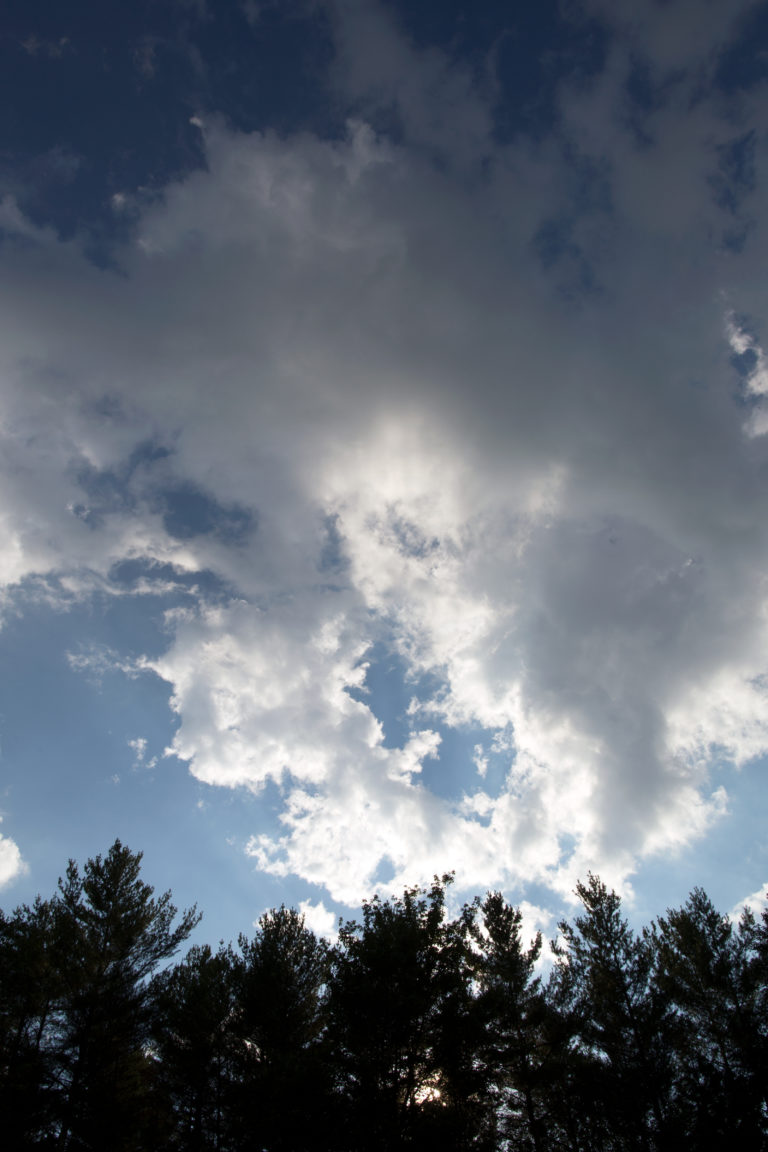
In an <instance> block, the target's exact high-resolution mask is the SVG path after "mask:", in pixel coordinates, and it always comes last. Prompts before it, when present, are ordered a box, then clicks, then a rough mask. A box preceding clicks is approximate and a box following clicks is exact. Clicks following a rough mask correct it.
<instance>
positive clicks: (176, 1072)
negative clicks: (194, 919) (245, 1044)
mask: <svg viewBox="0 0 768 1152" xmlns="http://www.w3.org/2000/svg"><path fill="white" fill-rule="evenodd" d="M234 964H235V957H234V954H233V952H232V949H231V947H229V946H228V947H226V948H225V947H224V945H221V946H220V947H219V949H218V951H217V952H215V953H214V952H212V951H211V949H210V948H209V946H208V945H207V944H206V945H203V946H202V947H199V946H198V947H195V948H192V949H190V951H189V953H188V954H187V956H186V957H185V958H184V960H183V961H182V962H181V963H180V964H177V965H176V966H175V967H174V968H172V969H170V970H167V971H165V972H162V973H160V975H159V976H157V977H155V979H154V981H153V984H152V989H151V991H152V996H153V999H154V1001H155V1005H156V1013H155V1016H156V1020H155V1026H154V1036H155V1039H154V1050H155V1053H156V1056H157V1061H158V1080H159V1083H160V1085H161V1086H162V1089H163V1092H164V1097H165V1099H166V1100H167V1101H168V1103H169V1105H170V1108H169V1110H170V1113H171V1116H172V1130H171V1133H170V1135H169V1140H168V1146H169V1147H170V1148H174V1149H183V1150H184V1152H209V1150H210V1152H221V1150H223V1149H226V1148H230V1147H231V1146H232V1145H231V1132H230V1129H231V1116H230V1107H229V1106H230V1103H231V1097H232V1076H233V1048H234V1039H233V1035H232V1026H233V1022H234V1013H235V998H234V987H233V972H234ZM158 1147H159V1144H158Z"/></svg>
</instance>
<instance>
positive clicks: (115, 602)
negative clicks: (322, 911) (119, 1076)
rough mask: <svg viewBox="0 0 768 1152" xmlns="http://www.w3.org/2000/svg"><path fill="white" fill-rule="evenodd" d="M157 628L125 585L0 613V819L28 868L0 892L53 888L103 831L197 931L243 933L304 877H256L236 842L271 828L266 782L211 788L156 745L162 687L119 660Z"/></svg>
mask: <svg viewBox="0 0 768 1152" xmlns="http://www.w3.org/2000/svg"><path fill="white" fill-rule="evenodd" d="M169 599H170V598H168V597H166V598H164V602H165V604H166V606H167V604H168V602H169ZM146 601H147V597H142V598H141V604H142V606H143V607H144V608H146ZM167 640H168V638H167V636H166V635H165V633H164V632H163V628H162V610H161V606H160V604H158V605H157V609H156V611H154V612H152V611H150V612H146V611H137V604H136V599H135V598H133V597H116V598H115V597H111V598H110V597H106V598H104V599H100V600H98V601H91V602H90V603H89V605H88V606H87V607H83V606H75V607H72V608H70V609H69V610H68V611H61V610H56V609H53V608H51V607H49V606H47V605H37V606H34V605H28V606H27V607H26V609H25V611H24V614H23V615H19V616H15V617H13V616H11V617H10V618H9V619H8V620H7V621H6V624H5V627H4V629H3V631H2V632H1V633H0V652H2V657H3V659H2V660H0V699H2V702H3V703H2V712H0V747H1V748H2V765H3V791H2V815H3V817H4V820H3V825H2V831H3V833H4V834H5V835H9V836H11V837H12V838H13V839H14V840H15V841H16V842H17V843H18V845H19V847H20V849H21V852H22V855H23V857H24V859H25V861H26V863H27V865H28V871H27V873H26V874H25V875H23V876H21V877H19V878H18V879H17V880H16V881H15V882H14V884H13V886H12V888H11V889H9V890H8V892H4V893H3V897H4V901H3V902H4V904H10V903H14V904H15V903H18V902H29V901H31V900H33V899H34V897H35V895H36V894H37V893H38V892H39V893H42V894H46V893H49V892H52V891H53V889H54V888H55V885H56V880H57V878H58V876H59V875H61V874H62V872H63V870H64V868H65V866H66V861H67V859H68V858H70V857H74V858H75V859H77V860H80V861H83V860H85V859H86V858H88V857H89V856H93V855H95V854H97V853H99V852H104V851H105V850H106V849H107V848H108V847H109V845H110V843H111V842H112V841H113V840H114V838H115V837H116V836H119V837H120V838H121V839H122V840H123V842H124V843H126V844H128V845H130V846H131V847H132V848H134V849H140V850H143V851H144V852H145V865H146V876H147V879H148V880H149V882H150V883H153V884H154V885H155V887H156V888H157V889H158V890H161V891H164V890H165V889H166V888H171V889H172V891H173V894H174V899H175V901H176V903H177V904H178V905H180V906H181V905H183V906H188V905H190V904H192V903H195V902H197V903H198V904H199V905H200V908H201V909H202V910H203V911H204V912H205V914H206V916H205V921H204V924H203V925H202V926H201V928H200V929H198V933H197V937H196V938H198V939H199V940H200V941H203V940H209V941H210V940H216V939H219V938H225V939H230V938H234V937H236V936H237V934H238V933H239V932H240V931H245V932H246V933H247V932H248V930H249V928H250V925H251V920H252V919H253V918H254V917H257V916H258V915H259V914H260V912H262V911H264V909H265V908H266V907H269V906H271V903H272V902H274V900H277V902H278V903H280V902H282V901H286V902H288V903H297V902H298V900H299V899H302V898H305V896H306V893H305V892H304V891H303V887H302V889H301V892H299V891H298V890H297V891H295V892H294V891H293V889H290V887H289V886H286V883H285V882H281V883H278V882H277V881H273V879H272V878H270V877H265V876H263V875H259V877H258V878H257V877H256V876H255V874H254V868H253V863H252V861H250V860H249V859H248V858H247V857H246V855H245V852H244V847H245V843H246V841H247V839H248V837H249V836H250V835H251V834H252V833H253V832H254V831H256V832H258V831H265V832H266V831H269V832H270V833H274V832H275V831H276V830H277V819H276V813H277V809H278V807H279V805H278V802H277V799H276V797H272V798H271V799H270V791H269V789H267V790H266V791H265V792H264V793H262V794H260V795H258V796H252V795H251V794H250V793H247V792H246V791H244V790H238V791H237V792H236V793H235V792H231V791H229V790H225V789H219V788H211V787H209V786H208V785H205V784H202V783H200V782H199V781H197V780H195V779H194V777H193V776H192V775H191V774H190V772H189V767H188V765H187V764H186V763H183V762H181V761H179V760H178V759H177V758H176V757H175V756H165V755H164V751H165V749H166V748H167V747H168V746H169V744H170V743H171V740H172V739H173V735H174V731H175V729H176V726H177V723H178V721H177V718H176V717H175V715H174V713H173V712H172V711H171V709H170V707H169V694H170V689H169V686H168V684H166V683H165V682H164V681H163V680H161V679H160V678H158V677H157V676H156V675H154V674H153V673H150V672H135V671H133V670H132V663H133V660H134V658H135V657H136V656H138V655H139V654H141V653H143V654H147V655H150V656H151V655H153V654H156V653H157V652H159V651H162V649H163V648H164V647H165V645H166V644H167ZM69 654H72V655H73V656H74V657H75V659H74V662H73V661H71V660H70V659H69ZM118 654H119V655H118ZM121 664H122V668H121ZM30 684H34V685H35V691H34V693H30V691H29V685H30ZM222 869H223V870H224V871H225V873H226V876H227V881H226V884H224V883H222V878H221V876H222V871H221V870H222ZM244 918H245V919H244Z"/></svg>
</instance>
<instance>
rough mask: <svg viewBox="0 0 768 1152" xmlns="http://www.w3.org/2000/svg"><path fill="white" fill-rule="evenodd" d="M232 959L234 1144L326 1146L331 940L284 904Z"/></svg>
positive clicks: (274, 1149) (250, 1147)
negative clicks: (326, 1039) (328, 942)
mask: <svg viewBox="0 0 768 1152" xmlns="http://www.w3.org/2000/svg"><path fill="white" fill-rule="evenodd" d="M239 946H240V953H239V955H236V956H235V958H234V962H233V987H234V996H235V1012H234V1016H233V1020H232V1034H233V1037H234V1040H235V1045H234V1072H235V1080H234V1096H233V1119H234V1128H233V1133H234V1140H235V1147H236V1148H238V1149H243V1150H247V1152H257V1150H258V1152H261V1150H262V1149H268V1150H269V1152H305V1150H309V1149H313V1148H324V1147H329V1145H327V1144H326V1143H324V1142H323V1141H324V1140H326V1139H327V1138H328V1135H329V1127H330V1123H331V1117H330V1101H331V1093H330V1083H329V1075H328V1068H327V1062H326V1058H325V1053H324V1051H323V1050H322V1048H321V1045H322V1040H323V1030H324V993H325V985H326V981H327V977H328V946H327V945H326V943H325V941H323V940H319V939H318V938H317V937H316V936H315V934H314V933H313V932H312V931H311V930H310V929H309V928H307V927H306V925H305V923H304V917H303V916H302V915H301V914H300V913H299V912H297V911H296V910H295V909H293V908H285V907H284V906H283V907H281V908H279V909H277V910H276V911H272V912H268V913H266V914H265V915H264V916H262V917H261V919H260V920H259V924H258V930H257V932H256V935H255V936H254V938H253V939H252V940H248V939H247V938H246V937H245V936H241V937H240V940H239Z"/></svg>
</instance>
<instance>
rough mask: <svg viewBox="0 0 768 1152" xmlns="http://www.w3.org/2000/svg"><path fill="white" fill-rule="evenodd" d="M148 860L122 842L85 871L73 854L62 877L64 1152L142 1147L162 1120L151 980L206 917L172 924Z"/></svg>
mask: <svg viewBox="0 0 768 1152" xmlns="http://www.w3.org/2000/svg"><path fill="white" fill-rule="evenodd" d="M141 858H142V857H141V853H134V852H131V851H130V849H128V848H125V847H123V845H122V844H121V843H120V841H119V840H116V841H115V843H114V844H113V845H112V847H111V848H110V850H109V852H108V853H107V855H106V856H105V857H103V858H102V857H101V856H97V857H96V858H95V859H93V860H89V861H88V862H87V863H86V865H85V868H84V870H83V875H82V877H81V875H80V872H79V870H78V867H77V865H76V864H75V863H74V861H70V863H69V867H68V868H67V873H66V877H65V879H64V880H60V881H59V895H58V896H57V898H56V902H55V915H56V919H57V934H58V939H59V942H60V956H59V968H60V972H59V975H60V979H61V985H62V987H61V999H60V1013H61V1020H62V1025H61V1030H60V1035H59V1036H58V1038H57V1040H56V1045H55V1058H56V1062H57V1065H58V1077H59V1082H60V1084H61V1103H60V1109H59V1116H58V1125H59V1131H58V1140H57V1146H58V1147H59V1148H62V1149H67V1150H69V1149H72V1150H74V1149H81V1148H82V1149H86V1148H99V1149H103V1150H105V1152H106V1150H111V1149H115V1150H118V1149H120V1150H123V1149H126V1150H127V1149H133V1148H137V1149H139V1148H143V1147H146V1143H145V1135H146V1134H145V1131H144V1129H145V1127H146V1126H150V1127H151V1126H153V1125H154V1126H156V1125H157V1123H158V1119H157V1116H156V1115H154V1114H153V1098H152V1093H151V1086H152V1081H153V1061H152V1059H151V1056H150V1053H149V1050H148V1041H149V1038H150V1032H151V1018H152V1000H151V997H150V995H149V983H148V978H149V977H150V976H151V975H152V973H153V972H154V970H155V969H156V968H157V966H158V965H159V964H160V963H161V962H162V961H163V960H166V959H168V958H169V957H170V956H172V955H173V953H174V952H176V950H177V949H178V947H179V945H180V944H182V943H183V941H184V940H186V939H187V937H188V936H189V933H190V932H191V931H192V929H193V928H194V927H195V925H196V924H197V923H198V922H199V919H200V917H199V916H198V915H197V913H196V910H195V909H194V908H193V909H191V910H189V911H187V912H185V913H184V915H183V916H182V918H181V921H180V923H179V924H178V925H177V926H176V927H173V921H174V919H175V917H176V911H177V910H176V908H175V907H174V905H173V904H172V903H171V897H170V893H169V892H166V893H165V894H164V895H163V896H161V897H160V898H159V899H157V900H156V899H154V896H153V890H152V888H151V887H150V886H149V885H148V884H145V883H144V882H143V881H142V880H141V879H140V876H139V873H140V868H141Z"/></svg>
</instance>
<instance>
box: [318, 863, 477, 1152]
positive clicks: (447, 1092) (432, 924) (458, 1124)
mask: <svg viewBox="0 0 768 1152" xmlns="http://www.w3.org/2000/svg"><path fill="white" fill-rule="evenodd" d="M450 880H451V877H449V876H444V877H443V878H442V880H437V879H436V880H435V883H434V884H433V886H432V887H431V889H430V890H429V891H428V892H425V891H423V890H422V889H420V888H410V889H407V890H406V891H405V893H404V895H403V896H402V898H393V899H391V900H380V899H379V897H378V896H375V897H374V898H373V899H372V900H370V901H366V902H365V903H364V904H363V920H362V924H359V923H357V922H355V921H349V922H347V923H346V924H344V925H343V926H342V927H341V929H340V932H339V944H338V947H337V948H336V950H335V952H334V962H333V969H332V975H331V982H330V997H329V1009H330V1029H331V1040H332V1043H333V1045H334V1055H335V1061H336V1066H337V1068H338V1071H339V1075H340V1087H341V1090H342V1092H343V1095H344V1099H345V1103H346V1116H345V1121H344V1135H345V1136H346V1142H345V1143H342V1144H341V1145H340V1146H341V1147H343V1148H350V1149H357V1148H363V1147H365V1148H370V1149H394V1148H404V1147H415V1148H433V1147H434V1148H441V1149H452V1148H470V1147H482V1146H484V1144H483V1140H484V1139H485V1133H484V1127H483V1118H484V1115H485V1113H484V1108H483V1093H482V1080H481V1078H480V1076H479V1075H478V1071H477V1068H476V1061H475V1059H474V1043H473V1034H472V1029H473V1025H474V1017H473V1014H472V994H471V984H472V974H473V962H472V959H471V951H470V949H469V946H468V926H469V922H470V920H471V917H472V914H473V912H472V910H469V909H467V910H465V914H464V915H463V916H462V917H460V918H459V920H456V921H451V922H446V920H445V885H446V884H447V883H449V882H450Z"/></svg>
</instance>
